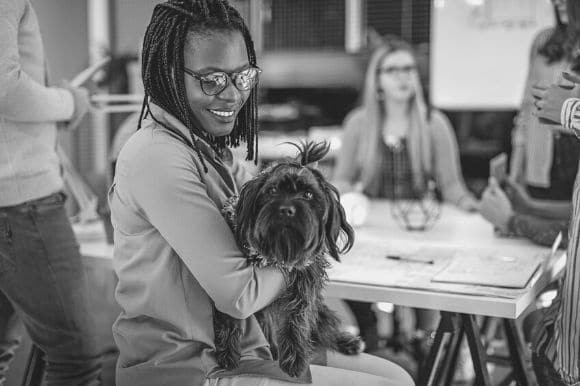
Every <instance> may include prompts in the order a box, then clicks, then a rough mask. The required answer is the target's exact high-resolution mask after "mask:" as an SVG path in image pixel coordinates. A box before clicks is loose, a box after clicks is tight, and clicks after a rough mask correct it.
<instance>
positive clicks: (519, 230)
mask: <svg viewBox="0 0 580 386" xmlns="http://www.w3.org/2000/svg"><path fill="white" fill-rule="evenodd" d="M568 226H569V221H564V220H547V219H545V218H539V217H535V216H530V215H526V214H520V213H516V214H514V215H513V216H512V217H511V218H510V220H509V223H508V233H511V234H513V235H514V236H517V237H525V238H527V239H529V240H531V241H533V242H534V243H536V244H539V245H544V246H547V247H549V246H551V245H552V243H553V242H554V239H555V238H556V236H558V233H562V242H561V244H560V247H561V248H566V247H567V246H568Z"/></svg>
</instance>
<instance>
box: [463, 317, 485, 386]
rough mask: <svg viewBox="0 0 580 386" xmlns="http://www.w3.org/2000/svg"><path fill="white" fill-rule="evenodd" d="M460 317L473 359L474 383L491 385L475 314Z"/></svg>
mask: <svg viewBox="0 0 580 386" xmlns="http://www.w3.org/2000/svg"><path fill="white" fill-rule="evenodd" d="M461 319H462V321H463V328H465V335H466V336H467V342H468V343H469V351H470V352H471V359H472V360H473V367H474V370H475V376H476V384H478V385H485V386H488V385H491V383H490V380H489V374H488V372H487V366H486V354H485V351H484V350H483V345H482V344H481V334H480V332H479V327H478V326H477V323H476V321H475V316H474V315H468V314H461Z"/></svg>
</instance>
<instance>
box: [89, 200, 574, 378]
mask: <svg viewBox="0 0 580 386" xmlns="http://www.w3.org/2000/svg"><path fill="white" fill-rule="evenodd" d="M389 205H390V204H389V202H386V201H375V202H372V203H371V207H370V211H369V213H370V215H369V218H368V219H367V221H366V223H365V224H364V225H363V226H361V227H358V228H356V229H355V232H356V242H355V248H353V250H352V251H351V252H350V253H348V254H346V255H344V256H343V257H342V264H340V267H341V270H342V272H340V275H339V274H338V273H339V272H337V269H336V268H337V267H339V265H336V268H332V269H331V270H330V272H329V276H330V283H329V285H328V287H327V292H326V293H327V295H328V296H332V297H338V298H343V299H352V300H359V301H367V302H389V303H394V304H397V305H403V306H409V307H417V308H429V309H434V310H439V311H440V312H441V321H440V324H439V327H438V329H437V332H436V335H435V341H434V344H433V347H432V349H431V352H430V354H429V358H428V360H427V365H426V366H424V368H423V369H422V370H421V375H420V380H419V384H420V385H436V384H437V382H438V381H439V380H442V379H444V380H448V379H449V377H450V376H452V373H453V370H454V361H455V360H456V358H457V352H458V349H459V344H460V343H461V339H462V336H463V334H465V335H466V336H467V339H468V342H469V346H470V352H471V355H472V359H473V363H474V366H475V370H476V376H477V377H478V379H477V384H482V385H489V384H490V383H489V375H488V373H487V368H486V366H485V361H486V357H485V353H484V351H483V347H482V344H481V340H480V332H479V327H478V325H477V323H476V322H475V315H484V316H491V317H498V318H501V320H502V323H503V326H504V328H505V332H506V336H507V338H508V344H509V347H510V357H511V361H512V367H513V369H514V373H515V378H516V379H517V381H518V382H519V384H521V385H529V384H530V381H529V379H528V375H527V372H526V370H525V367H524V363H523V358H522V350H523V348H522V341H521V338H520V334H519V333H518V330H517V328H516V325H515V320H516V319H517V318H518V317H519V316H520V315H522V313H523V312H524V311H525V310H526V308H528V307H529V306H530V305H531V304H533V302H534V300H535V297H536V295H537V294H538V293H539V292H540V291H541V290H542V289H543V288H544V287H545V286H546V284H547V283H548V282H549V281H550V280H551V278H552V277H554V275H555V274H556V273H557V272H559V271H561V270H562V269H563V266H564V261H563V259H562V258H560V259H556V258H554V259H552V260H551V261H550V262H549V264H546V265H545V266H544V267H542V269H541V270H539V271H538V272H537V273H536V274H535V275H534V277H533V278H532V280H531V281H530V284H529V286H528V288H526V289H525V290H521V291H518V292H517V293H514V294H512V295H513V296H511V297H506V296H493V295H489V294H486V293H485V292H480V293H478V295H470V294H462V293H449V292H442V291H429V290H424V289H423V290H421V289H417V288H406V287H404V286H398V287H397V286H392V285H390V284H389V283H386V284H381V283H377V282H376V281H374V282H372V283H369V282H368V280H367V278H365V277H364V276H361V275H358V276H357V272H356V271H355V270H353V274H352V275H350V276H349V270H348V269H344V268H348V267H349V266H351V267H354V266H359V265H360V264H359V262H360V261H363V260H364V259H365V258H366V256H361V255H357V253H360V252H361V250H362V251H364V247H365V246H371V247H372V248H377V247H381V248H383V247H384V248H385V249H389V248H395V249H402V248H409V247H413V248H435V249H436V248H453V249H455V250H458V251H461V250H464V249H465V250H468V249H471V250H472V249H490V248H492V249H494V250H497V251H501V252H504V253H518V254H529V255H530V256H534V255H537V254H539V253H541V254H545V255H546V256H548V255H549V249H548V248H543V247H539V246H536V245H534V244H532V243H531V242H529V241H527V240H522V239H510V238H499V237H497V236H495V235H494V232H493V228H492V226H491V224H489V223H487V222H486V221H485V220H484V219H483V218H482V217H481V216H480V215H479V214H477V213H465V212H462V211H460V210H458V209H456V208H455V207H452V206H448V205H443V207H442V213H441V218H440V219H439V221H438V222H437V223H436V224H435V225H434V227H433V228H432V229H430V230H427V231H406V230H404V229H402V228H401V227H400V226H399V224H398V223H397V222H396V221H394V220H393V219H392V216H391V210H390V207H389ZM361 248H362V249H361ZM357 251H358V252H357ZM112 252H113V246H112V245H108V244H106V242H105V241H104V240H102V241H92V242H82V243H81V253H82V254H83V256H85V257H88V258H91V260H92V262H93V264H94V263H95V261H96V262H97V263H99V264H101V263H102V264H104V265H105V266H109V267H110V259H111V257H112V254H113V253H112ZM387 274H388V273H385V275H387ZM391 284H392V283H391ZM480 290H481V288H480ZM490 291H491V289H490ZM508 292H509V291H508ZM491 293H493V291H491ZM502 293H504V292H502V291H498V292H497V293H496V295H497V294H500V295H501V294H502ZM508 294H509V293H508ZM446 338H447V340H450V341H451V343H450V346H449V347H450V349H449V350H448V352H447V353H444V341H445V339H446Z"/></svg>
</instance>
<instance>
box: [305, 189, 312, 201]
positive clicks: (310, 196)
mask: <svg viewBox="0 0 580 386" xmlns="http://www.w3.org/2000/svg"><path fill="white" fill-rule="evenodd" d="M303 197H304V198H305V199H307V200H312V199H313V198H314V195H313V194H312V192H311V191H309V190H307V191H306V192H304V194H303Z"/></svg>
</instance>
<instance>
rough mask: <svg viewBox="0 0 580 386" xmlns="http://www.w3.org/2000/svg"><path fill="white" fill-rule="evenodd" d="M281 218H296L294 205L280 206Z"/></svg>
mask: <svg viewBox="0 0 580 386" xmlns="http://www.w3.org/2000/svg"><path fill="white" fill-rule="evenodd" d="M279 211H280V216H286V217H294V215H295V214H296V208H295V207H294V205H280V209H279Z"/></svg>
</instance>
